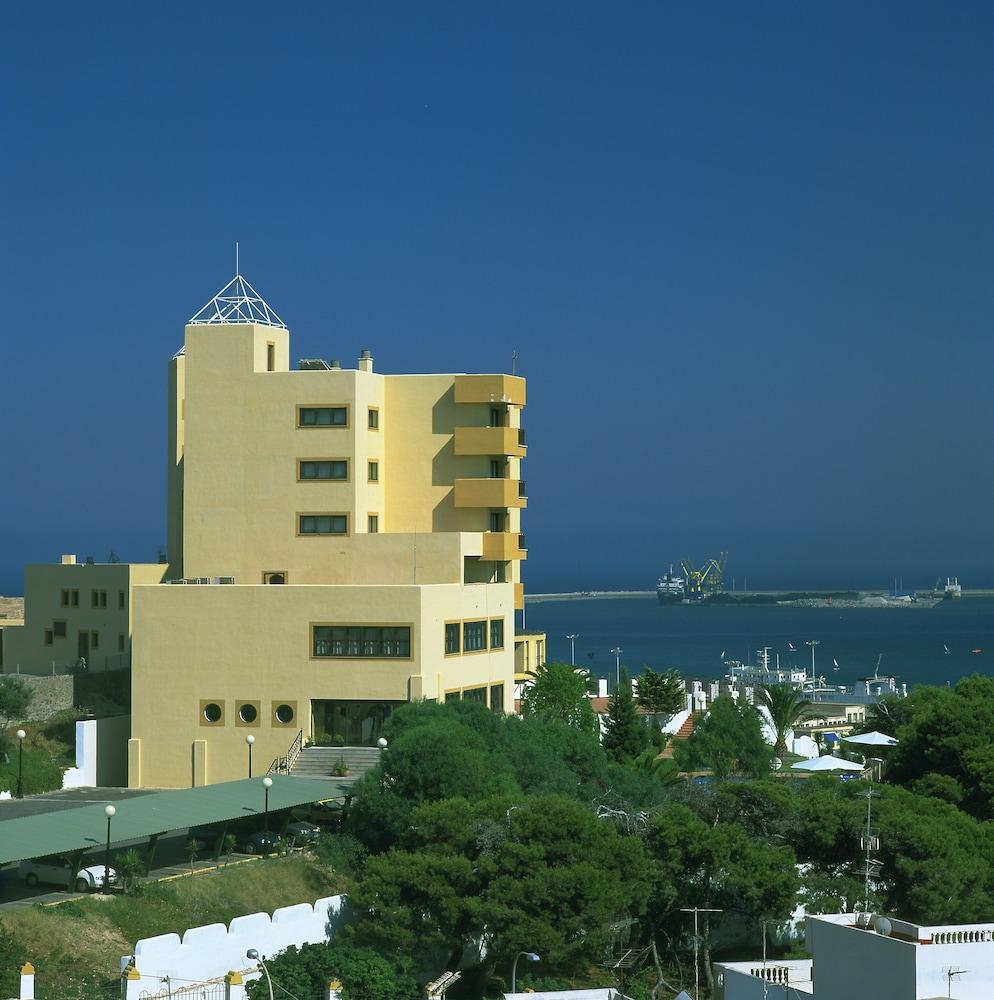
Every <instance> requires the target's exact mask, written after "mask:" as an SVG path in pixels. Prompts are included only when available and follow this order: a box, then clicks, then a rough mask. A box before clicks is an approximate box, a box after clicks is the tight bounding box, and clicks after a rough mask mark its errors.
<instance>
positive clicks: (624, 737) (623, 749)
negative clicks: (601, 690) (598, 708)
mask: <svg viewBox="0 0 994 1000" xmlns="http://www.w3.org/2000/svg"><path fill="white" fill-rule="evenodd" d="M601 743H602V745H603V747H604V752H605V753H606V754H607V755H608V757H610V758H611V759H612V760H616V761H618V763H624V762H625V761H629V760H632V759H633V758H634V757H637V756H638V755H639V754H640V753H642V751H643V750H645V748H646V746H647V745H648V743H649V730H648V728H647V727H646V725H645V723H644V722H643V721H642V718H641V717H640V716H639V713H638V709H637V708H636V707H635V698H634V696H633V695H632V686H631V684H629V683H628V674H627V672H626V671H625V670H624V668H622V669H621V670H620V671H619V674H618V686H617V687H616V688H615V689H614V693H613V694H612V695H611V697H610V698H608V701H607V719H606V720H605V723H604V738H603V739H602V740H601Z"/></svg>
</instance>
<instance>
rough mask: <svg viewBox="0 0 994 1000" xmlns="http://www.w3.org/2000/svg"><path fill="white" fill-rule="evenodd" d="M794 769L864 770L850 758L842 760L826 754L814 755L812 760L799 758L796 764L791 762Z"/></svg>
mask: <svg viewBox="0 0 994 1000" xmlns="http://www.w3.org/2000/svg"><path fill="white" fill-rule="evenodd" d="M791 767H792V768H793V769H794V770H795V771H865V770H866V768H865V767H864V766H863V765H862V764H857V763H856V762H855V761H852V760H843V759H842V758H841V757H833V756H832V755H831V754H826V755H825V756H824V757H814V758H813V759H812V760H799V761H798V762H797V763H796V764H791Z"/></svg>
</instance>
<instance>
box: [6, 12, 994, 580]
mask: <svg viewBox="0 0 994 1000" xmlns="http://www.w3.org/2000/svg"><path fill="white" fill-rule="evenodd" d="M992 50H994V6H992V5H991V4H989V3H986V2H974V3H971V2H960V3H956V4H936V3H915V2H900V3H898V2H894V3H883V2H879V3H869V4H867V3H865V2H858V3H855V2H854V3H846V2H833V3H828V4H797V3H793V2H781V3H761V2H756V3H745V4H743V3H712V4H685V3H679V4H678V3H646V4H635V3H628V4H615V3H600V4H596V5H595V4H584V3H568V4H567V3H545V4H541V3H539V4H536V3H533V2H529V3H521V4H515V3H501V4H487V5H483V4H475V3H464V2H460V3H452V4H440V3H424V4H397V5H382V4H344V3H340V4H325V3H322V4H289V5H287V4H284V5H276V4H265V5H261V4H253V3H239V4H237V5H236V4H231V5H224V4H220V3H211V4H202V3H198V4H158V5H151V4H130V3H127V4H125V3H117V4H115V3H100V4H69V3H60V4H57V3H51V4H18V5H13V6H10V7H8V8H7V10H6V11H5V15H4V30H3V39H2V41H0V56H2V58H0V83H2V93H3V95H4V96H3V99H2V104H0V128H2V153H0V293H2V303H3V324H2V331H3V332H2V337H3V343H2V356H0V416H2V420H3V451H2V465H0V469H2V472H0V593H3V592H6V593H18V592H20V586H21V567H22V564H23V563H25V562H36V561H49V560H53V559H57V558H58V556H59V553H60V552H64V551H71V552H76V553H78V554H80V555H84V554H87V553H91V554H93V555H95V556H96V557H97V558H98V559H103V558H106V556H107V554H108V552H109V551H110V550H111V549H114V550H115V551H117V552H118V553H119V554H120V555H121V556H122V557H123V558H127V559H135V560H146V559H151V558H154V557H155V553H156V549H157V546H158V545H159V544H160V543H162V542H164V540H165V527H164V522H165V512H164V504H165V501H164V484H165V382H166V365H167V362H168V359H169V357H170V356H171V354H172V353H173V352H174V351H175V350H176V349H177V348H178V347H179V345H180V344H181V342H182V336H183V323H184V322H185V320H186V319H187V318H188V317H189V316H191V315H192V314H193V313H194V312H195V311H196V310H197V309H198V308H199V307H200V306H201V305H202V304H203V303H204V301H206V300H207V299H208V298H209V297H210V296H211V295H212V294H213V293H214V292H215V291H216V290H217V289H218V288H219V287H220V286H221V285H223V284H224V283H225V282H226V281H227V280H228V278H229V277H230V276H231V272H232V246H233V244H234V241H235V240H236V239H237V240H240V241H241V246H242V265H243V267H242V270H243V271H244V273H245V274H246V276H247V277H248V278H249V280H250V281H252V282H253V283H254V284H255V286H256V287H257V288H258V289H259V290H260V291H261V292H262V294H263V295H265V296H266V298H267V299H268V300H269V301H270V303H271V304H272V305H273V307H274V308H275V309H276V310H277V311H278V312H279V313H280V314H281V315H282V316H283V318H284V319H285V320H286V321H287V323H288V325H289V326H290V328H291V330H292V332H293V334H294V343H293V348H292V353H293V357H294V358H300V357H320V356H324V357H339V358H341V359H343V360H344V361H346V362H347V363H353V364H354V360H353V359H354V358H355V357H356V356H357V354H358V350H359V348H360V347H364V346H369V347H371V348H372V349H373V352H374V355H375V357H376V362H377V367H378V369H379V370H381V371H388V372H392V371H397V372H405V371H437V370H453V369H455V370H464V371H474V370H483V371H493V370H498V369H507V368H509V366H510V357H509V355H510V350H511V348H512V347H513V348H516V349H517V350H518V351H519V352H520V362H519V371H520V372H522V373H523V374H525V375H527V376H528V378H529V380H530V382H529V399H530V402H529V405H528V407H527V409H526V411H525V419H526V425H527V428H528V435H529V446H530V447H529V452H530V454H529V458H528V460H527V463H526V473H525V475H526V478H527V480H528V486H529V489H528V492H529V496H530V498H531V499H530V505H529V509H528V511H527V513H526V519H525V521H526V524H525V526H526V530H527V533H528V539H529V548H530V550H531V554H530V558H529V560H528V563H527V564H526V577H525V579H526V585H527V586H528V588H529V589H530V590H533V591H537V590H543V589H552V588H560V587H570V588H580V589H593V588H596V587H604V586H650V585H651V584H652V583H653V582H654V580H655V577H656V576H657V575H658V573H659V572H660V571H661V570H662V569H663V568H664V567H665V565H666V564H667V563H668V562H669V561H670V560H671V559H675V558H677V557H679V556H681V555H684V554H693V555H696V556H698V557H703V556H706V555H712V554H717V552H718V550H719V549H721V548H727V549H729V550H730V551H731V559H730V563H729V571H730V573H731V572H734V573H735V574H736V576H737V577H738V578H739V579H740V580H741V578H742V576H744V575H747V576H748V577H749V581H750V584H756V585H761V584H767V585H773V584H778V583H782V584H801V583H808V584H811V585H817V584H819V583H824V584H848V583H852V584H861V583H867V584H868V583H881V584H883V583H886V582H887V581H889V580H890V579H891V578H892V577H893V576H894V575H896V574H903V575H904V577H905V582H906V583H915V584H926V583H931V582H932V580H933V579H934V578H935V576H936V575H938V574H939V573H947V572H949V573H959V574H960V575H961V577H963V578H965V582H966V583H967V584H968V585H978V584H981V583H984V584H988V585H990V584H994V567H992V565H991V553H992V549H994V544H992V543H994V527H992V517H991V510H992V499H994V462H992V460H991V452H992V447H991V445H992V440H991V432H992V428H994V394H992V389H991V382H992V377H991V373H992V361H994V357H992V347H991V332H992V331H991V318H992V306H994V291H992V279H994V129H992V122H994V59H992V57H991V53H992Z"/></svg>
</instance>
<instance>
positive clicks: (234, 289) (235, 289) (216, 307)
mask: <svg viewBox="0 0 994 1000" xmlns="http://www.w3.org/2000/svg"><path fill="white" fill-rule="evenodd" d="M190 323H203V324H207V325H211V324H218V323H261V324H263V325H264V326H278V327H282V328H283V329H284V330H285V329H286V323H284V322H283V320H281V319H280V318H279V316H277V315H276V313H275V312H274V311H273V310H272V309H270V308H269V305H268V303H267V302H266V300H265V299H264V298H263V297H262V296H261V295H260V294H259V293H258V292H257V291H256V290H255V289H254V288H253V287H252V286H251V285H250V284H249V283H248V282H247V281H246V280H245V279H244V278H243V277H242V276H241V275H240V274H236V275H235V276H234V277H233V278H232V279H231V281H229V282H228V284H226V285H225V286H224V288H222V289H221V291H219V292H218V293H217V295H215V296H214V298H212V299H211V300H210V302H208V303H207V305H205V306H204V307H203V309H201V310H200V311H199V312H198V313H195V314H194V315H193V316H192V317H191V318H190Z"/></svg>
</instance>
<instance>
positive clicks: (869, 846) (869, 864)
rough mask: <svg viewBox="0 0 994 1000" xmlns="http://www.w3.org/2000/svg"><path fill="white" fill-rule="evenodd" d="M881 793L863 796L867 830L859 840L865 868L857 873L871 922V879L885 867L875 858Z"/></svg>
mask: <svg viewBox="0 0 994 1000" xmlns="http://www.w3.org/2000/svg"><path fill="white" fill-rule="evenodd" d="M879 794H880V793H879V792H878V791H876V789H874V788H872V787H871V788H868V789H867V790H866V791H865V792H863V795H864V796H865V798H866V829H865V830H864V831H863V833H862V835H861V836H860V838H859V846H860V847H861V848H862V850H863V867H862V868H861V869H859V871H858V872H857V873H856V874H857V875H862V876H863V912H864V913H865V914H866V915H867V916H866V919H867V920H869V914H870V879H872V878H876V877H877V876H878V875H879V874H880V871H881V869H882V868H883V865H881V863H880V862H879V861H877V860H876V858H874V857H873V853H874V852H875V851H879V850H880V832H879V830H877V828H876V827H875V826H874V825H873V800H874V799H875V798H876V797H877V796H878V795H879Z"/></svg>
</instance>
